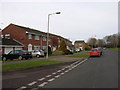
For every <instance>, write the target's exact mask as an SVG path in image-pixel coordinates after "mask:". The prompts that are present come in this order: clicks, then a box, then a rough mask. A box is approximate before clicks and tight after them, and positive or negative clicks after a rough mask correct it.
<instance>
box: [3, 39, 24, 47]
mask: <svg viewBox="0 0 120 90" xmlns="http://www.w3.org/2000/svg"><path fill="white" fill-rule="evenodd" d="M2 45H13V46H23V45H22V44H21V43H19V42H18V41H16V40H14V39H7V38H2Z"/></svg>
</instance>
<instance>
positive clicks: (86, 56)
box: [66, 54, 90, 58]
mask: <svg viewBox="0 0 120 90" xmlns="http://www.w3.org/2000/svg"><path fill="white" fill-rule="evenodd" d="M89 56H90V55H89V54H79V55H70V56H66V57H71V58H88V57H89Z"/></svg>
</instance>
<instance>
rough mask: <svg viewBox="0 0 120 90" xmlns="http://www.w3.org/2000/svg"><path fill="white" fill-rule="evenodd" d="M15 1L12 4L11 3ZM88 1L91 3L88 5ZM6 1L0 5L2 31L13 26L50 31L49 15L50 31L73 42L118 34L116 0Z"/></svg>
mask: <svg viewBox="0 0 120 90" xmlns="http://www.w3.org/2000/svg"><path fill="white" fill-rule="evenodd" d="M10 1H12V2H10ZM88 1H89V2H88ZM88 1H87V0H85V1H83V0H67V1H65V0H64V1H63V0H62V1H59V0H58V2H56V1H55V0H52V2H50V1H48V0H43V1H42V0H41V1H40V2H39V1H38V0H27V1H23V0H17V1H14V0H5V1H4V0H3V1H2V2H1V4H0V6H1V9H0V10H1V13H2V14H1V15H0V18H1V19H0V24H1V28H4V27H6V26H7V25H9V24H10V23H13V24H17V25H21V26H25V27H30V28H33V29H37V30H41V31H44V32H46V31H47V16H48V14H49V13H54V12H57V11H60V12H61V14H60V15H51V17H50V32H51V33H53V34H57V35H61V36H63V37H65V38H68V39H70V40H72V41H75V40H85V41H87V40H88V38H90V37H94V36H95V35H96V38H103V37H104V36H106V35H111V34H114V33H117V32H118V2H117V0H106V2H105V0H104V1H103V0H101V1H100V0H98V1H100V2H97V1H95V0H88Z"/></svg>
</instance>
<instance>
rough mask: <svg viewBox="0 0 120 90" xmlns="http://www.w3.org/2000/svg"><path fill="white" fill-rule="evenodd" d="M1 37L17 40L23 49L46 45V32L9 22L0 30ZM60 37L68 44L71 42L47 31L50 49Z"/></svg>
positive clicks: (58, 43) (57, 45)
mask: <svg viewBox="0 0 120 90" xmlns="http://www.w3.org/2000/svg"><path fill="white" fill-rule="evenodd" d="M2 38H10V39H14V40H17V41H18V42H20V43H22V44H23V45H24V47H23V49H24V50H28V51H31V50H35V49H44V50H46V47H47V33H46V32H42V31H39V30H35V29H31V28H28V27H23V26H19V25H15V24H10V25H8V26H7V27H6V28H4V29H3V30H2ZM61 39H64V40H65V41H66V43H67V45H68V47H69V46H71V45H72V42H71V41H70V40H68V39H66V38H63V37H61V36H58V35H55V34H51V33H49V40H48V41H49V47H50V48H51V50H52V51H54V50H56V49H57V48H59V46H60V41H61Z"/></svg>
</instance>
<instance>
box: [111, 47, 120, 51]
mask: <svg viewBox="0 0 120 90" xmlns="http://www.w3.org/2000/svg"><path fill="white" fill-rule="evenodd" d="M111 49H112V50H115V51H120V48H111Z"/></svg>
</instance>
